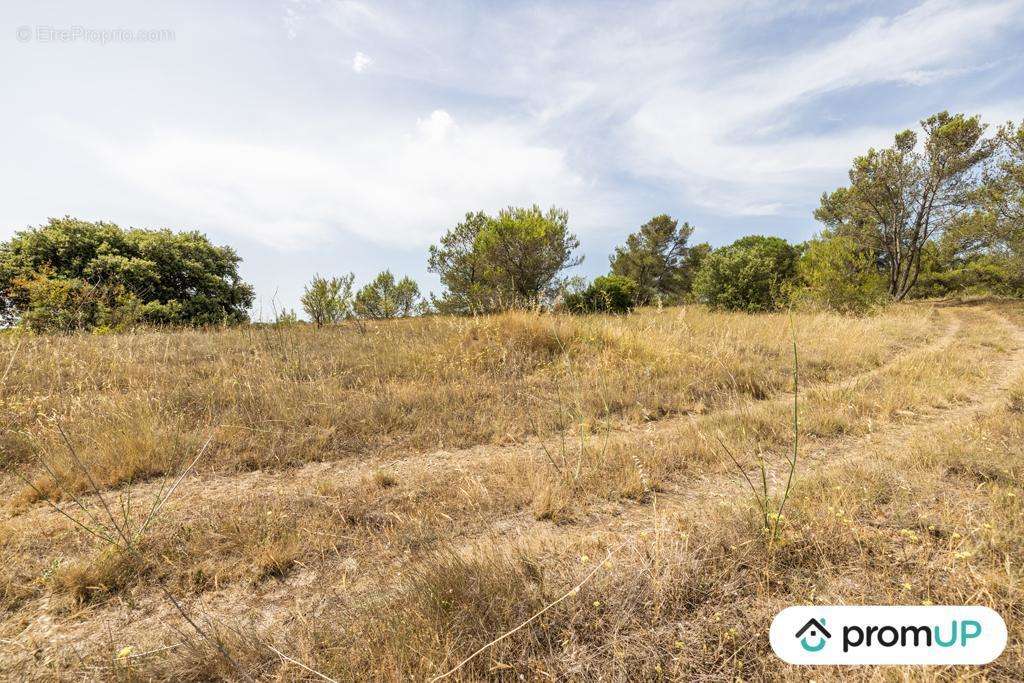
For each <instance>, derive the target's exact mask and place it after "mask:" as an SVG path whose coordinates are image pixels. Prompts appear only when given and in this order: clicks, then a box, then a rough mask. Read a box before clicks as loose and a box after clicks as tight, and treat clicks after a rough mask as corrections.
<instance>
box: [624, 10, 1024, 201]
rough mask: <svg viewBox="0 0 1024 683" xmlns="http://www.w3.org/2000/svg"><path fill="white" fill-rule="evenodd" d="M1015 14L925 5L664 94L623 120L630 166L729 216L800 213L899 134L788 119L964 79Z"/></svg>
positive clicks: (890, 130)
mask: <svg viewBox="0 0 1024 683" xmlns="http://www.w3.org/2000/svg"><path fill="white" fill-rule="evenodd" d="M1020 6H1021V3H1020V2H1017V1H1013V2H999V3H988V4H983V3H973V4H967V5H959V4H956V3H952V2H948V1H944V0H940V1H933V2H926V3H924V4H922V5H920V6H918V7H916V8H914V9H912V10H910V11H908V12H906V13H905V14H903V15H900V16H897V17H895V18H892V19H880V18H873V19H869V20H866V21H864V22H862V23H861V25H860V26H858V27H857V28H856V29H854V30H853V31H851V32H850V33H848V34H847V35H846V36H845V37H843V38H841V39H839V40H837V41H834V42H832V43H830V44H826V45H823V46H821V47H817V48H811V49H806V50H803V51H800V52H795V53H791V54H788V55H786V56H785V57H782V58H780V59H774V60H766V61H762V62H760V63H758V62H752V64H753V68H748V69H743V70H741V71H740V72H739V73H738V74H736V75H734V76H732V77H728V78H724V79H712V80H708V81H698V82H695V83H690V84H685V85H673V86H669V87H666V88H664V89H663V90H662V92H660V93H657V94H654V95H652V96H651V97H649V98H647V99H645V100H644V101H643V102H642V103H641V104H640V105H639V106H638V107H637V109H636V111H635V113H634V114H633V115H632V117H631V118H630V120H629V126H628V128H627V130H626V132H625V133H624V136H623V137H624V140H625V141H626V145H627V147H628V149H629V153H630V163H631V165H632V166H633V168H635V169H637V170H638V171H640V172H641V173H643V174H646V175H652V176H655V177H659V178H662V179H664V178H675V179H676V180H677V182H679V184H680V186H681V187H682V188H683V192H685V196H686V197H687V198H688V200H689V201H691V202H693V203H695V204H697V205H700V206H704V207H706V208H709V209H712V210H716V211H718V212H721V213H725V214H737V215H771V214H774V213H778V212H780V211H782V210H783V209H784V208H785V207H786V206H787V205H791V204H796V203H801V204H806V202H807V189H806V188H807V187H808V186H814V184H815V183H816V182H817V183H818V186H819V187H820V189H826V187H827V186H822V185H821V179H822V178H823V177H829V178H832V177H836V176H837V174H839V173H841V171H842V170H843V169H845V168H847V167H848V165H849V161H850V159H851V158H852V157H853V156H854V155H856V154H859V153H862V152H863V151H864V150H866V149H867V147H869V146H872V145H876V146H877V145H881V144H887V143H888V142H890V140H891V137H892V134H893V132H894V131H895V130H896V126H871V127H865V126H847V127H843V128H839V129H837V130H832V131H829V132H822V133H817V134H811V133H803V134H793V133H792V132H789V133H787V132H786V124H787V123H788V122H789V117H790V116H791V115H792V114H793V112H794V111H797V110H799V109H800V108H801V107H802V106H804V105H805V104H806V103H807V102H808V100H809V99H811V98H814V97H818V96H820V95H822V94H823V93H827V92H830V91H835V90H840V89H844V88H851V87H855V86H863V85H869V84H877V83H883V82H888V81H903V82H906V83H911V84H915V85H921V84H924V83H927V82H935V81H939V80H942V79H944V78H948V77H950V76H954V75H958V74H961V73H964V72H965V70H966V69H967V67H965V66H963V65H964V64H965V63H968V62H969V58H970V55H971V54H972V52H973V51H974V50H975V48H977V47H978V46H979V45H983V44H984V43H985V41H986V40H988V39H992V38H993V37H994V36H995V35H996V34H997V33H998V31H1000V30H1001V29H1003V28H1004V27H1005V26H1006V24H1007V22H1008V21H1009V20H1010V19H1011V18H1012V16H1013V15H1014V13H1015V12H1017V11H1018V10H1019V8H1020ZM978 68H981V67H978ZM865 104H866V105H868V106H870V103H865ZM953 106H955V103H953ZM895 123H896V124H897V125H899V126H906V125H913V124H914V123H915V122H914V121H899V122H895Z"/></svg>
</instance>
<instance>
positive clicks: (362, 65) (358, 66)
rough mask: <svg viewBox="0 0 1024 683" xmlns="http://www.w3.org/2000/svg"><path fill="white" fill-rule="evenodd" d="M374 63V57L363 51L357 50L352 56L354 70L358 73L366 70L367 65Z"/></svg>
mask: <svg viewBox="0 0 1024 683" xmlns="http://www.w3.org/2000/svg"><path fill="white" fill-rule="evenodd" d="M371 64H373V57H371V56H370V55H367V54H363V53H362V52H357V53H356V54H355V56H354V57H353V58H352V70H353V71H355V72H356V73H357V74H361V73H363V72H364V71H366V69H367V67H369V66H370V65H371Z"/></svg>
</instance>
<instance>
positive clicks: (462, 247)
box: [429, 205, 582, 313]
mask: <svg viewBox="0 0 1024 683" xmlns="http://www.w3.org/2000/svg"><path fill="white" fill-rule="evenodd" d="M568 222H569V216H568V214H567V213H566V212H565V211H563V210H561V209H558V208H556V207H552V208H551V209H549V210H548V211H546V212H545V211H542V210H541V209H540V207H538V206H536V205H534V206H532V207H528V208H517V207H509V208H507V209H503V210H502V211H500V212H499V213H498V215H497V216H495V217H489V216H487V215H486V214H483V213H475V214H467V215H466V220H465V221H464V222H463V223H460V224H458V225H457V226H456V227H455V228H454V229H453V230H451V231H449V232H448V233H447V234H446V235H445V236H444V237H442V239H441V243H440V244H439V245H437V246H434V247H432V248H431V250H430V260H429V269H430V271H431V272H434V273H437V274H439V275H440V276H441V282H442V283H443V284H444V285H445V287H446V289H447V291H446V292H445V294H444V295H443V297H441V298H440V299H436V300H435V302H434V303H435V306H436V307H437V309H438V310H440V311H442V312H452V313H482V312H489V311H495V310H501V309H504V308H515V307H530V306H536V305H539V304H542V303H546V302H550V301H551V300H553V299H554V297H555V295H556V293H557V291H558V289H559V274H560V273H561V272H562V271H563V270H565V269H566V268H570V267H572V266H575V265H577V264H579V263H580V261H581V260H582V258H580V257H577V256H576V255H575V252H576V250H577V249H578V248H579V240H578V239H577V238H576V236H575V235H573V234H572V233H571V232H569V229H568Z"/></svg>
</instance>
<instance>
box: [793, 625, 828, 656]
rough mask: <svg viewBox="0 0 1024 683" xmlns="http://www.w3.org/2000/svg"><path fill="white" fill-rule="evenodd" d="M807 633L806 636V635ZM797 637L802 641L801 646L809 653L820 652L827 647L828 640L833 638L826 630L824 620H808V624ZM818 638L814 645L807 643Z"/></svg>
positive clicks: (798, 632) (797, 633)
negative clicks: (808, 640)
mask: <svg viewBox="0 0 1024 683" xmlns="http://www.w3.org/2000/svg"><path fill="white" fill-rule="evenodd" d="M808 631H810V633H807V632H808ZM805 633H807V635H806V636H805V635H804V634H805ZM796 637H797V638H799V639H800V646H801V647H802V648H803V649H805V650H807V651H808V652H818V651H820V650H821V649H822V648H824V647H825V644H826V643H827V642H828V639H829V638H831V637H832V634H831V633H829V632H828V631H827V630H826V629H825V619H824V618H822V619H821V620H820V621H819V620H817V619H808V620H807V623H806V624H804V625H803V627H802V628H801V629H800V630H799V631H797V632H796ZM815 637H817V638H818V640H817V641H816V642H815V644H814V645H811V644H810V643H808V642H807V639H808V638H810V639H811V640H812V641H813V640H814V638H815Z"/></svg>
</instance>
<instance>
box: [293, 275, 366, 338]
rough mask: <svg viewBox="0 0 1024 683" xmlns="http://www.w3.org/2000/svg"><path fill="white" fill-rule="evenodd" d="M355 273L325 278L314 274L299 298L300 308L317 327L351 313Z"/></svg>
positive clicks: (339, 319)
mask: <svg viewBox="0 0 1024 683" xmlns="http://www.w3.org/2000/svg"><path fill="white" fill-rule="evenodd" d="M355 277H356V276H355V275H354V274H352V273H349V274H348V275H345V276H342V277H332V278H330V279H327V278H325V277H321V276H320V275H316V276H314V277H313V280H312V282H310V283H309V284H308V285H306V288H305V291H304V292H303V294H302V298H301V299H300V301H301V303H302V310H304V311H305V312H306V315H308V316H309V320H310V322H312V323H313V324H314V325H316V326H317V327H323V326H324V325H334V324H336V323H340V322H341V321H342V320H344V319H345V318H347V317H349V316H350V315H351V314H352V283H353V282H354V281H355Z"/></svg>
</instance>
